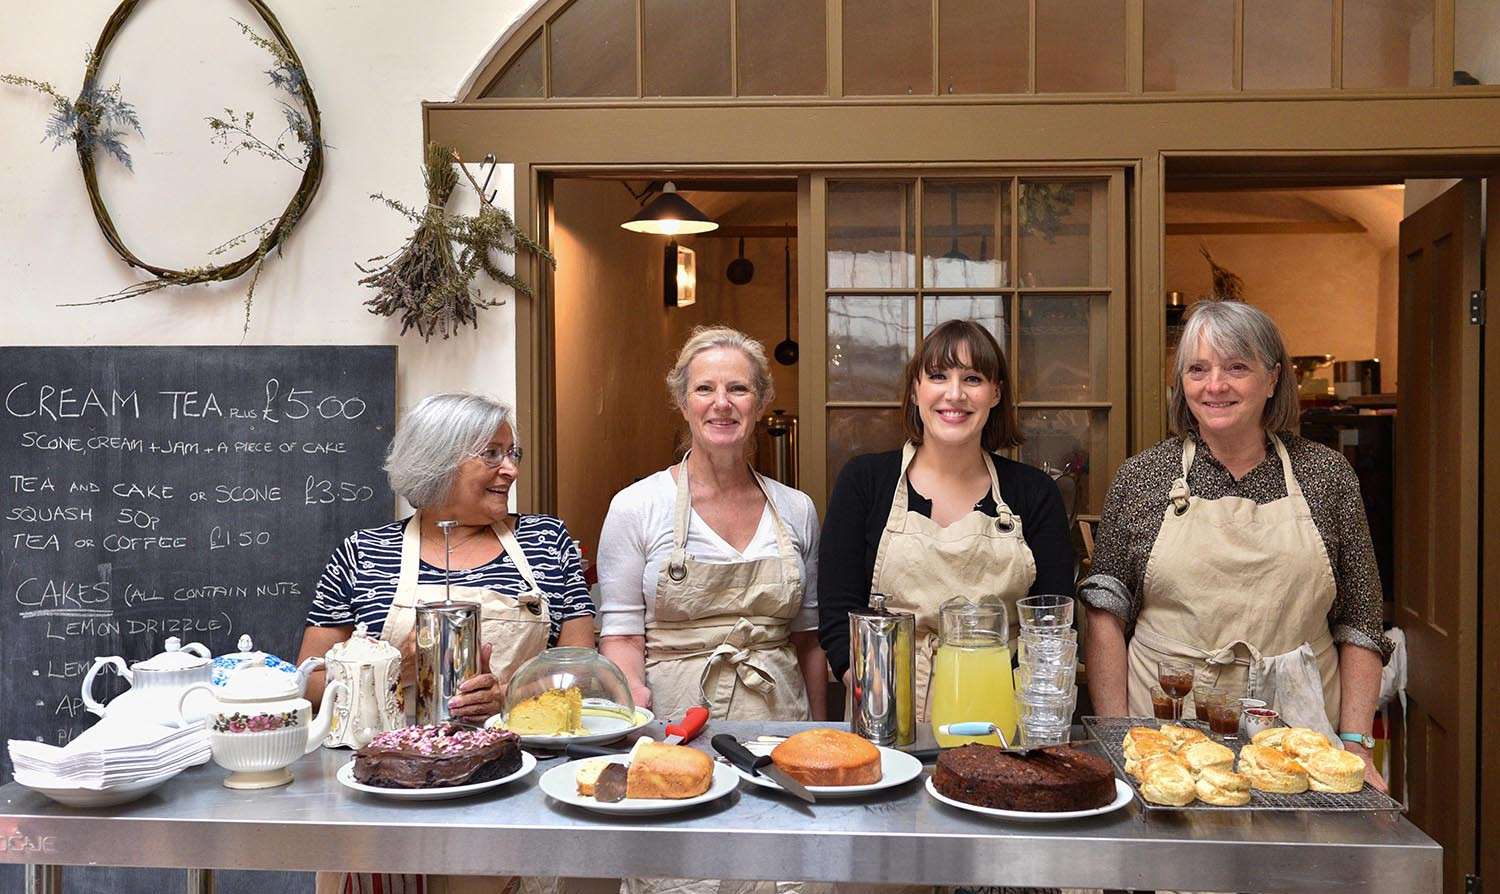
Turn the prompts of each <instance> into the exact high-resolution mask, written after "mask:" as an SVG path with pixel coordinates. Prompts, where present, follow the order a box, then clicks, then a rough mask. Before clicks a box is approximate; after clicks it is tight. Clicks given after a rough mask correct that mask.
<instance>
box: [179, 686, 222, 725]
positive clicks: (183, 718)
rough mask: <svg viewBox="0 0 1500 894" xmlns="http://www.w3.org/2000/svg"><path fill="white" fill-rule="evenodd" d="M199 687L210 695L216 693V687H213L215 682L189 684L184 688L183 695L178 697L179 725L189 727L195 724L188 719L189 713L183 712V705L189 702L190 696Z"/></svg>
mask: <svg viewBox="0 0 1500 894" xmlns="http://www.w3.org/2000/svg"><path fill="white" fill-rule="evenodd" d="M199 689H202V690H203V691H204V692H207V693H208V694H209V696H210V697H212V696H213V694H214V687H213V684H211V683H194V684H193V685H191V686H189V687H188V688H186V689H184V690H182V695H180V696H178V698H177V725H178V726H181V727H184V728H186V727H189V726H192V725H193V723H192V721H191V720H188V719H187V715H186V714H184V713H183V711H182V706H183V705H185V704H187V700H188V696H190V695H192V694H193V693H194V692H196V691H197V690H199ZM205 722H206V718H205Z"/></svg>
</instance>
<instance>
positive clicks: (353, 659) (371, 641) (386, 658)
mask: <svg viewBox="0 0 1500 894" xmlns="http://www.w3.org/2000/svg"><path fill="white" fill-rule="evenodd" d="M326 660H327V668H328V680H329V682H330V683H334V682H337V683H341V684H343V686H344V690H343V691H342V692H340V693H337V694H336V695H335V696H333V698H332V701H331V702H330V701H329V696H328V695H327V694H326V692H325V695H324V696H323V699H324V704H331V705H332V708H333V721H332V722H331V723H330V724H329V726H328V735H327V736H326V737H325V738H324V739H323V744H324V745H325V746H327V747H329V748H344V747H348V748H363V747H364V746H365V745H366V744H367V743H368V742H369V741H370V740H371V739H373V738H375V737H376V736H377V735H379V734H380V733H382V732H385V731H386V730H392V729H400V728H401V727H403V726H406V709H405V707H404V706H403V705H402V704H401V650H400V649H398V648H396V647H395V646H393V645H391V644H390V643H388V642H386V641H384V640H382V639H380V638H379V637H377V636H370V635H369V633H368V630H367V628H366V626H365V624H364V622H360V623H358V624H356V625H354V635H353V636H351V637H349V639H347V640H345V641H344V642H341V643H337V644H335V645H334V646H333V648H331V649H329V650H328V655H327V659H326Z"/></svg>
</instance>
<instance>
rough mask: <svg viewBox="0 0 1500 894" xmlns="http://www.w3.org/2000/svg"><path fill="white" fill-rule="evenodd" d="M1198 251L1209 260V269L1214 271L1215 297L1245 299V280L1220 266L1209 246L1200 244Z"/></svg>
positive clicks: (1231, 299)
mask: <svg viewBox="0 0 1500 894" xmlns="http://www.w3.org/2000/svg"><path fill="white" fill-rule="evenodd" d="M1198 251H1199V253H1201V254H1202V255H1203V259H1204V260H1206V261H1208V269H1209V270H1210V271H1211V272H1212V273H1213V277H1214V297H1215V298H1227V299H1229V300H1230V301H1244V300H1245V281H1244V280H1243V279H1240V278H1239V276H1238V274H1235V273H1233V272H1231V271H1230V270H1228V269H1227V268H1224V267H1220V266H1219V265H1218V263H1217V262H1216V261H1214V256H1213V255H1211V254H1209V253H1208V246H1206V245H1200V246H1198Z"/></svg>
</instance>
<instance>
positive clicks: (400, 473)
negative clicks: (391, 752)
mask: <svg viewBox="0 0 1500 894" xmlns="http://www.w3.org/2000/svg"><path fill="white" fill-rule="evenodd" d="M521 455H522V452H521V448H520V446H519V445H518V444H517V440H516V425H515V419H514V416H513V415H512V413H511V408H510V407H509V406H508V405H507V404H504V403H501V402H500V401H498V400H495V399H494V398H491V397H488V396H485V395H477V394H466V393H450V394H437V395H433V396H431V397H428V398H426V399H424V400H423V401H422V402H421V403H419V404H417V406H416V407H414V408H413V409H412V410H411V412H410V413H409V414H407V417H406V419H405V420H404V421H403V423H402V426H401V428H400V430H399V431H398V432H397V433H396V437H395V438H394V439H393V440H392V442H391V448H390V452H389V454H388V456H387V458H386V465H385V468H386V472H387V473H388V474H389V475H390V481H391V487H392V489H393V490H395V491H396V493H397V494H398V495H400V496H401V497H402V498H404V499H405V500H406V501H407V502H408V503H410V504H411V505H412V506H414V507H416V510H417V511H416V513H415V514H413V515H412V516H411V517H410V518H406V519H403V520H401V521H397V522H392V523H390V524H387V525H381V526H380V527H376V528H368V529H366V530H363V531H356V532H355V533H354V534H351V535H350V536H349V537H348V538H346V539H345V540H344V542H343V543H342V544H340V545H339V547H338V549H336V550H335V551H334V553H333V557H332V559H331V560H330V561H329V563H328V567H327V568H326V569H325V570H324V571H323V576H322V578H321V579H320V580H319V581H318V587H317V592H316V594H315V595H314V597H313V602H312V606H311V607H310V608H309V610H308V614H307V629H306V630H305V631H304V633H303V635H302V650H301V653H300V655H299V659H298V660H299V661H300V660H301V659H302V658H306V657H308V656H313V655H323V654H325V653H326V652H327V651H328V649H329V648H330V647H331V646H333V645H334V644H336V643H340V642H343V641H345V640H347V639H348V638H349V637H350V635H351V634H352V633H353V630H354V625H355V623H356V622H360V621H362V622H365V623H366V624H367V625H368V629H369V631H370V633H371V634H372V635H379V636H380V637H381V638H382V639H385V640H387V641H389V642H391V643H393V644H395V645H397V646H399V647H400V649H401V656H402V658H401V672H402V682H403V685H404V686H406V687H409V686H410V684H411V682H412V679H413V677H414V671H415V665H416V646H415V635H414V623H415V619H416V608H415V606H416V604H417V603H418V602H430V601H438V600H441V599H442V598H443V596H444V585H443V584H444V574H443V567H444V561H445V556H444V542H443V531H442V529H441V528H440V527H438V522H439V521H443V520H453V521H456V522H457V524H456V525H454V526H453V527H452V528H450V529H449V534H448V542H449V544H450V546H451V554H450V555H449V557H448V559H447V561H448V562H450V567H451V569H452V578H451V583H452V593H453V598H454V599H458V600H463V601H469V602H480V603H481V604H482V605H484V610H483V617H484V621H483V623H482V625H481V628H482V629H481V636H482V637H483V639H484V646H483V650H482V652H481V668H480V670H481V672H480V673H479V674H478V675H476V676H474V677H471V678H470V679H468V680H467V681H465V682H464V683H463V684H461V686H460V690H461V691H460V693H459V694H458V695H457V696H455V697H454V698H453V699H451V700H450V701H449V709H450V710H451V711H452V712H453V714H454V715H455V716H457V717H460V718H462V719H465V720H469V721H471V722H475V723H483V722H484V720H485V719H486V718H488V717H490V716H491V715H493V714H498V713H500V711H501V710H503V708H504V703H505V687H506V684H507V683H508V682H509V680H510V676H511V674H512V673H514V672H515V669H516V668H517V667H518V666H519V665H520V664H521V663H523V662H524V661H526V660H527V659H529V658H531V657H533V656H534V655H536V654H537V653H539V652H541V651H542V650H543V649H545V648H547V647H549V646H553V645H559V646H586V647H592V646H593V645H594V625H593V614H594V604H593V602H592V600H591V599H590V598H589V593H588V587H587V585H585V584H584V582H583V571H582V568H581V565H580V562H579V556H578V550H577V549H576V548H575V547H574V546H573V541H572V538H571V537H569V535H568V530H567V528H566V527H565V526H564V525H563V523H562V521H560V520H559V519H556V518H553V517H551V516H547V515H512V514H511V513H510V510H509V506H508V503H509V496H510V488H511V485H512V484H513V483H514V482H515V479H516V473H517V466H518V465H519V464H520V462H521ZM324 682H325V678H324V675H323V673H322V671H318V672H316V673H315V674H314V675H313V676H312V677H311V678H310V679H309V680H308V686H307V697H308V698H309V699H311V700H312V701H313V702H314V703H317V702H319V701H321V699H322V693H323V685H324ZM406 706H407V711H408V717H410V714H411V711H412V710H414V708H415V700H414V699H413V698H412V697H411V695H410V691H409V688H408V692H407V698H406Z"/></svg>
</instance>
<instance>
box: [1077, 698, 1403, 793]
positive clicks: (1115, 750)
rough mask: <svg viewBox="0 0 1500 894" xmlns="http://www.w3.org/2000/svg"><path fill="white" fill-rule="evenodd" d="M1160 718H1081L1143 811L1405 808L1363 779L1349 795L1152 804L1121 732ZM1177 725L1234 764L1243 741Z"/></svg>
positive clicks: (1202, 726) (1194, 723)
mask: <svg viewBox="0 0 1500 894" xmlns="http://www.w3.org/2000/svg"><path fill="white" fill-rule="evenodd" d="M1161 725H1162V721H1160V720H1157V719H1156V718H1154V717H1084V718H1083V726H1084V728H1085V729H1087V730H1088V732H1089V735H1090V736H1092V737H1093V738H1094V739H1096V740H1097V741H1098V742H1099V745H1100V746H1101V747H1102V748H1103V749H1104V753H1105V754H1106V755H1108V757H1109V761H1110V763H1112V764H1114V765H1115V771H1116V772H1117V773H1118V774H1119V776H1120V778H1121V779H1123V780H1125V781H1126V782H1128V783H1130V787H1131V789H1132V790H1134V791H1135V796H1136V800H1137V801H1139V802H1140V804H1141V806H1142V807H1144V808H1146V809H1147V810H1213V811H1220V810H1314V811H1322V812H1330V811H1338V810H1365V811H1370V810H1374V811H1392V812H1402V811H1404V810H1405V808H1403V807H1402V806H1401V804H1400V802H1398V801H1395V800H1393V799H1392V798H1391V797H1390V796H1389V795H1387V794H1385V793H1384V792H1380V791H1377V790H1375V789H1374V788H1372V787H1371V786H1370V784H1369V783H1368V782H1367V783H1365V785H1364V787H1363V788H1361V789H1360V790H1359V791H1357V792H1351V793H1349V794H1334V793H1330V792H1315V791H1311V790H1309V791H1305V792H1301V793H1299V794H1295V795H1281V794H1274V793H1272V792H1263V791H1260V790H1259V789H1251V790H1250V803H1249V804H1245V805H1244V806H1241V807H1219V806H1217V805H1214V804H1206V803H1204V802H1203V801H1194V802H1192V803H1191V804H1189V805H1187V806H1186V807H1170V806H1167V805H1165V804H1152V803H1151V802H1150V801H1147V800H1146V799H1145V798H1143V797H1141V784H1140V782H1139V781H1137V780H1136V778H1135V777H1133V776H1131V775H1129V774H1127V773H1126V772H1125V751H1124V742H1123V740H1124V738H1125V733H1126V732H1127V731H1128V730H1129V729H1130V728H1131V727H1133V726H1146V727H1151V728H1152V729H1159V728H1160V727H1161ZM1178 725H1180V726H1187V727H1192V728H1193V729H1196V730H1199V731H1201V732H1203V733H1204V734H1205V735H1207V736H1208V737H1209V738H1210V739H1213V740H1214V741H1215V742H1218V743H1220V744H1221V745H1225V746H1228V747H1229V748H1230V749H1231V750H1233V751H1234V758H1235V763H1236V764H1238V762H1239V757H1240V746H1241V745H1243V744H1245V742H1244V741H1243V740H1239V739H1226V738H1225V737H1223V736H1221V735H1219V734H1218V733H1214V732H1211V731H1210V730H1209V728H1208V724H1206V723H1204V722H1202V721H1200V720H1189V719H1186V718H1184V719H1183V720H1181V721H1178Z"/></svg>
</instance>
